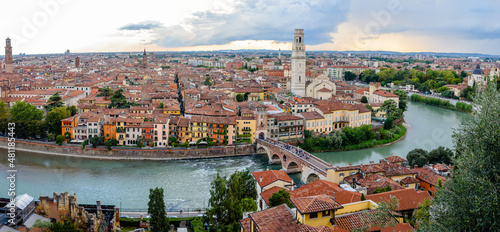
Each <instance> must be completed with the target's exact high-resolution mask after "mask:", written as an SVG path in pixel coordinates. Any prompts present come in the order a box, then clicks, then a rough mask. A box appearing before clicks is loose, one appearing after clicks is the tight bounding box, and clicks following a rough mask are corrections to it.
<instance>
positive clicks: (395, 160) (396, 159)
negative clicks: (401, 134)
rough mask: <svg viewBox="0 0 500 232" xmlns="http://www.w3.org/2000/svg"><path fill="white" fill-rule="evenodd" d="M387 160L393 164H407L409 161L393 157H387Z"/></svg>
mask: <svg viewBox="0 0 500 232" xmlns="http://www.w3.org/2000/svg"><path fill="white" fill-rule="evenodd" d="M385 159H386V160H389V162H391V163H399V162H406V161H407V160H406V159H404V158H402V157H401V156H397V155H393V156H389V157H385Z"/></svg>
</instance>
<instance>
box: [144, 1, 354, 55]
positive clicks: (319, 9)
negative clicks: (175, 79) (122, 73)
mask: <svg viewBox="0 0 500 232" xmlns="http://www.w3.org/2000/svg"><path fill="white" fill-rule="evenodd" d="M349 6H350V3H349V1H346V0H343V1H338V0H258V1H255V0H244V1H240V2H239V3H238V6H237V8H236V11H235V12H232V13H214V12H208V11H206V12H197V13H195V14H194V15H193V16H192V17H191V18H190V19H189V20H186V21H185V22H184V23H183V24H182V25H174V26H171V27H159V28H155V29H154V33H156V34H157V35H158V37H157V38H158V39H156V40H155V41H152V43H156V44H158V45H160V46H165V47H176V46H194V45H213V44H226V43H229V42H232V41H236V40H275V41H285V42H286V41H291V40H292V36H293V30H294V29H295V28H302V29H304V32H305V35H306V36H305V41H306V43H307V44H309V45H314V44H321V43H325V42H331V40H332V37H331V36H330V33H332V32H334V31H335V30H336V28H337V26H338V25H339V24H341V23H343V22H345V20H346V15H347V12H348V11H349Z"/></svg>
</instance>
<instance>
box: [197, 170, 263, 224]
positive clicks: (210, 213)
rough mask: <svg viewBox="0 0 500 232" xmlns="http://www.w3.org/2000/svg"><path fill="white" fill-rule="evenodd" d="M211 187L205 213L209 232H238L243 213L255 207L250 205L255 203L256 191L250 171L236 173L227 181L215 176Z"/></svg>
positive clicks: (223, 177) (224, 178)
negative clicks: (207, 208)
mask: <svg viewBox="0 0 500 232" xmlns="http://www.w3.org/2000/svg"><path fill="white" fill-rule="evenodd" d="M211 185H212V188H211V190H210V199H209V201H208V207H209V208H210V209H209V210H207V213H206V215H207V217H206V220H208V224H209V227H210V231H238V230H239V229H240V225H239V220H240V219H241V218H242V216H243V212H244V211H246V210H252V211H253V209H254V207H256V205H255V206H254V205H253V204H252V203H251V201H252V202H254V203H255V199H256V198H257V190H256V189H255V181H254V178H253V177H252V175H251V173H250V171H248V170H246V171H243V172H239V171H237V172H235V173H233V174H232V175H231V176H230V178H229V179H228V178H226V177H225V176H220V174H217V175H216V176H215V178H214V180H213V181H212V183H211ZM246 199H248V200H246Z"/></svg>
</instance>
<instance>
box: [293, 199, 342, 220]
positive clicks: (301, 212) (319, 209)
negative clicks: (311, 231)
mask: <svg viewBox="0 0 500 232" xmlns="http://www.w3.org/2000/svg"><path fill="white" fill-rule="evenodd" d="M290 201H291V202H292V204H293V205H294V206H295V207H296V208H297V210H296V211H295V217H296V218H297V221H299V223H301V224H304V225H309V226H313V227H318V226H328V227H331V226H332V221H333V220H331V219H332V218H334V217H335V215H336V211H337V210H339V209H342V208H343V207H342V206H341V205H340V204H339V203H338V202H336V201H335V200H334V199H333V198H332V197H330V196H328V195H326V194H323V195H316V196H307V197H298V198H291V199H290Z"/></svg>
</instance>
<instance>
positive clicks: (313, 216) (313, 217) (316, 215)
mask: <svg viewBox="0 0 500 232" xmlns="http://www.w3.org/2000/svg"><path fill="white" fill-rule="evenodd" d="M316 218H318V213H317V212H316V213H311V214H309V219H316Z"/></svg>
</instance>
